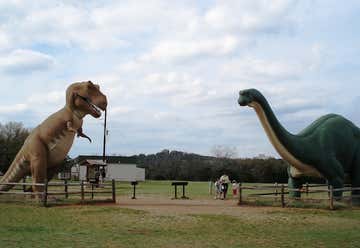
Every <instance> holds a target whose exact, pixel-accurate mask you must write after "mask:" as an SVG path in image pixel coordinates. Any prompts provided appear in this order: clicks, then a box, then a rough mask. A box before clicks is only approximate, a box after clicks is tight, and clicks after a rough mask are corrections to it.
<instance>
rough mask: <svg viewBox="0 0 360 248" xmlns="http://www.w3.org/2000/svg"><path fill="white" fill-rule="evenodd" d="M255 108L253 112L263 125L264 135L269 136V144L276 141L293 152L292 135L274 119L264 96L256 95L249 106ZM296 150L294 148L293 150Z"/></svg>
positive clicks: (293, 138)
mask: <svg viewBox="0 0 360 248" xmlns="http://www.w3.org/2000/svg"><path fill="white" fill-rule="evenodd" d="M250 106H251V107H254V108H255V111H256V113H257V115H258V117H259V119H260V121H261V124H262V125H263V127H264V129H265V131H266V134H267V135H268V136H269V139H270V140H271V142H273V139H275V138H276V139H278V140H279V141H280V142H281V144H282V145H283V146H285V147H286V148H287V149H288V150H289V149H290V150H291V151H289V152H295V151H294V150H293V149H294V147H293V146H294V144H293V143H294V142H296V137H294V135H293V134H291V133H290V132H288V131H287V130H286V129H285V128H284V127H283V126H282V125H281V123H280V122H279V120H278V119H277V118H276V116H275V114H274V112H273V110H272V109H271V107H270V105H269V103H268V102H267V100H266V99H265V97H264V96H262V95H258V96H257V98H256V100H255V101H254V102H253V103H252V104H251V105H250ZM295 149H296V148H295Z"/></svg>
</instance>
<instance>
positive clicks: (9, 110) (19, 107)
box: [0, 103, 28, 114]
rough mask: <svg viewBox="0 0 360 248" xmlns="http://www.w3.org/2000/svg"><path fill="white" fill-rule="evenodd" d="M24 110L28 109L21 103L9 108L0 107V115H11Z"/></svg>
mask: <svg viewBox="0 0 360 248" xmlns="http://www.w3.org/2000/svg"><path fill="white" fill-rule="evenodd" d="M26 109H28V105H26V104H23V103H19V104H15V105H9V106H0V114H13V113H18V112H22V111H25V110H26Z"/></svg>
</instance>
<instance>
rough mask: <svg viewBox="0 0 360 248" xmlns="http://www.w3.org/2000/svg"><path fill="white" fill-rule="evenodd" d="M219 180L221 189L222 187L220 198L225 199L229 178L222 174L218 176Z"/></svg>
mask: <svg viewBox="0 0 360 248" xmlns="http://www.w3.org/2000/svg"><path fill="white" fill-rule="evenodd" d="M220 182H221V189H222V199H223V200H225V199H226V194H227V191H228V188H229V183H230V179H229V176H228V175H225V174H224V175H222V176H221V177H220Z"/></svg>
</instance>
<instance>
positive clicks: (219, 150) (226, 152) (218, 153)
mask: <svg viewBox="0 0 360 248" xmlns="http://www.w3.org/2000/svg"><path fill="white" fill-rule="evenodd" d="M210 152H211V154H212V155H213V156H215V157H217V158H235V157H237V155H238V153H237V149H236V147H235V146H232V147H231V146H226V145H215V146H213V147H212V148H211V151H210Z"/></svg>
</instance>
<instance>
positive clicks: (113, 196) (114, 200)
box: [111, 179, 116, 203]
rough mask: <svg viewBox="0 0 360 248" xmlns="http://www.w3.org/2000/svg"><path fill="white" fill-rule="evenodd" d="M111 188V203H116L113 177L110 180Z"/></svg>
mask: <svg viewBox="0 0 360 248" xmlns="http://www.w3.org/2000/svg"><path fill="white" fill-rule="evenodd" d="M111 188H112V201H113V203H116V191H115V190H116V188H115V179H113V180H112V181H111Z"/></svg>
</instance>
